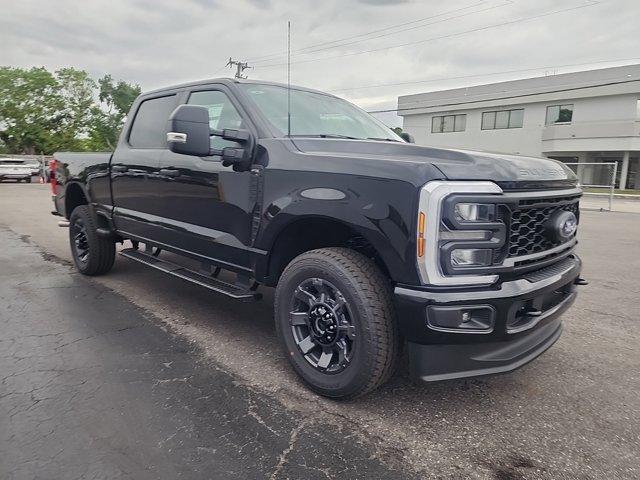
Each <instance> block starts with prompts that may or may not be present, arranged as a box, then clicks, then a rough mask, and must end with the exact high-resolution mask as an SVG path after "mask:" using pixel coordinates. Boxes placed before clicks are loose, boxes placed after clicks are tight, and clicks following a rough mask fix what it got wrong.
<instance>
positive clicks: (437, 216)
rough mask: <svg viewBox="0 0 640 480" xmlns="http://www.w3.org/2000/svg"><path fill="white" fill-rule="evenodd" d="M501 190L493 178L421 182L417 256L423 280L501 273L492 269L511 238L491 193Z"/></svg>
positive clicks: (485, 278)
mask: <svg viewBox="0 0 640 480" xmlns="http://www.w3.org/2000/svg"><path fill="white" fill-rule="evenodd" d="M501 193H502V189H501V188H500V187H499V186H498V185H496V184H495V183H493V182H488V181H487V182H482V181H480V182H476V181H468V182H463V181H460V182H448V181H433V182H429V183H427V184H426V185H425V186H424V187H423V188H422V190H421V192H420V202H419V212H418V215H417V219H416V220H417V221H416V250H417V251H416V257H417V261H418V269H419V272H420V277H421V280H422V282H423V283H425V284H430V285H490V284H492V283H494V282H495V281H496V280H497V279H498V276H497V275H495V274H492V273H490V272H489V271H487V269H489V268H491V267H492V264H493V260H494V253H496V252H497V250H498V249H499V248H501V246H502V245H504V243H505V240H506V230H505V225H504V223H501V222H499V221H497V220H496V205H495V204H494V202H493V200H494V198H491V196H493V195H496V194H501ZM478 200H480V201H478ZM482 200H485V201H484V202H483V201H482ZM487 200H488V201H487ZM498 255H499V253H498Z"/></svg>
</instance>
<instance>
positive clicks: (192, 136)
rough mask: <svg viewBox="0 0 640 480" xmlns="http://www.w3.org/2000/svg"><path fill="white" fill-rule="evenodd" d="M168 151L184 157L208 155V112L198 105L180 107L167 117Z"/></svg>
mask: <svg viewBox="0 0 640 480" xmlns="http://www.w3.org/2000/svg"><path fill="white" fill-rule="evenodd" d="M167 143H168V144H169V150H171V151H172V152H174V153H182V154H184V155H195V156H197V157H206V156H209V155H210V151H211V146H210V145H211V139H210V133H209V111H208V110H207V109H206V108H205V107H200V106H198V105H180V106H179V107H178V108H176V109H175V110H174V111H173V113H172V114H171V116H170V117H169V133H167Z"/></svg>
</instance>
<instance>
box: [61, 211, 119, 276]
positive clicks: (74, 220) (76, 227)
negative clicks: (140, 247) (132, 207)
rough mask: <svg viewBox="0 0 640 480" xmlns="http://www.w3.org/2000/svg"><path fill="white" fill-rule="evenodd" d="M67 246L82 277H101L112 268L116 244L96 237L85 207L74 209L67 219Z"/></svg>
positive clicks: (96, 234) (95, 230) (108, 239)
mask: <svg viewBox="0 0 640 480" xmlns="http://www.w3.org/2000/svg"><path fill="white" fill-rule="evenodd" d="M69 244H70V246H71V256H72V257H73V262H74V263H75V265H76V268H77V269H78V271H79V272H80V273H82V274H83V275H92V276H93V275H103V274H105V273H107V272H108V271H109V270H111V267H113V263H114V262H115V258H116V244H115V242H114V241H113V240H112V239H110V238H107V237H102V236H100V235H98V233H97V228H96V222H95V219H94V218H93V215H92V214H91V211H90V210H89V207H88V206H87V205H80V206H79V207H76V208H75V209H74V210H73V212H72V213H71V217H69Z"/></svg>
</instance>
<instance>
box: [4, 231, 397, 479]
mask: <svg viewBox="0 0 640 480" xmlns="http://www.w3.org/2000/svg"><path fill="white" fill-rule="evenodd" d="M0 244H1V245H2V249H0V265H1V268H2V273H1V274H0V328H1V330H2V334H1V336H0V378H1V380H0V478H3V479H7V480H9V479H33V478H47V479H57V478H60V479H63V478H64V479H75V478H86V479H89V478H135V479H145V478H149V479H159V478H166V479H175V478H221V479H231V478H238V479H246V478H273V479H277V478H333V477H335V476H344V477H347V478H351V477H354V478H355V477H359V478H372V477H373V478H381V477H384V478H401V477H404V475H401V474H400V473H398V472H396V471H393V470H391V469H389V468H388V467H386V466H385V465H384V464H382V463H381V462H380V461H379V460H376V459H375V458H371V457H372V453H373V451H372V449H370V448H367V447H366V446H363V445H362V444H361V443H359V442H353V441H351V440H349V439H348V438H347V439H345V436H347V435H348V433H349V429H350V428H349V426H345V427H344V428H343V429H342V430H338V429H336V428H334V426H332V425H325V424H324V422H323V420H322V415H318V416H317V417H316V418H314V417H306V416H303V415H300V414H297V413H296V412H294V411H291V410H288V409H286V408H284V407H283V406H282V405H280V404H279V403H278V402H277V401H275V400H273V399H271V398H269V397H268V396H267V395H265V394H263V393H260V392H257V391H254V390H252V389H251V388H249V387H248V386H246V385H243V384H242V383H241V382H239V381H238V379H237V378H235V377H234V376H233V375H231V374H229V373H227V372H225V371H224V370H222V369H220V368H218V367H217V366H216V365H214V364H211V363H210V362H208V361H207V360H206V359H203V356H202V353H201V352H200V350H199V348H198V346H197V345H194V344H193V343H191V342H189V341H188V340H186V339H184V338H180V336H178V335H175V334H174V333H172V332H170V331H169V330H168V329H167V328H166V327H165V326H164V325H163V324H162V323H161V322H160V321H158V320H157V319H154V318H153V317H152V316H150V315H148V314H147V313H145V312H144V311H142V310H141V309H140V308H138V307H136V306H135V305H133V304H131V303H130V302H128V301H127V300H126V299H125V298H123V297H122V296H121V295H119V294H117V293H114V292H112V291H110V290H109V289H107V288H106V287H104V286H102V285H100V284H98V283H95V282H93V281H91V280H90V279H87V278H84V277H82V276H81V275H79V274H76V273H74V272H73V271H72V270H71V269H70V267H68V266H64V265H60V264H56V263H51V262H43V261H42V256H41V254H40V251H39V250H38V249H37V248H36V247H35V246H33V245H30V244H29V243H25V241H24V239H21V238H20V237H19V236H18V235H16V234H15V233H13V232H11V231H9V230H7V229H4V228H2V229H0ZM315 430H321V431H322V440H323V441H322V442H316V440H315V439H314V438H313V435H314V433H313V432H314V431H315ZM294 456H295V462H292V461H291V458H292V457H294Z"/></svg>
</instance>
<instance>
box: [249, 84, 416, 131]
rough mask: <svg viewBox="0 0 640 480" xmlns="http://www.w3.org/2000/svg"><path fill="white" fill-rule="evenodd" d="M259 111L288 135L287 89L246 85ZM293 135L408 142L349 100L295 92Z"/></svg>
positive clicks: (292, 115) (292, 116)
mask: <svg viewBox="0 0 640 480" xmlns="http://www.w3.org/2000/svg"><path fill="white" fill-rule="evenodd" d="M241 87H242V88H243V89H244V90H245V91H246V92H247V93H248V94H249V96H250V97H251V98H252V100H253V101H254V102H255V103H256V105H257V106H258V108H259V109H260V110H261V111H262V113H263V114H264V115H265V116H266V117H267V119H268V120H269V121H270V122H271V124H272V125H273V126H274V127H275V128H276V129H277V130H278V131H279V132H280V134H281V135H286V134H287V88H286V87H281V86H277V85H259V84H243V85H241ZM291 135H292V136H312V137H330V138H356V139H374V140H389V141H394V142H404V140H402V139H401V138H400V137H398V136H397V135H396V134H395V133H394V132H393V131H392V130H391V129H390V128H389V127H387V126H385V125H384V124H383V123H381V122H379V121H378V120H376V119H375V118H373V117H372V116H371V115H369V114H368V113H366V112H364V111H362V110H360V109H359V108H358V107H356V106H354V105H352V104H350V103H349V102H347V101H346V100H342V99H340V98H336V97H332V96H330V95H324V94H322V93H314V92H307V91H304V90H296V89H293V88H292V89H291Z"/></svg>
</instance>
